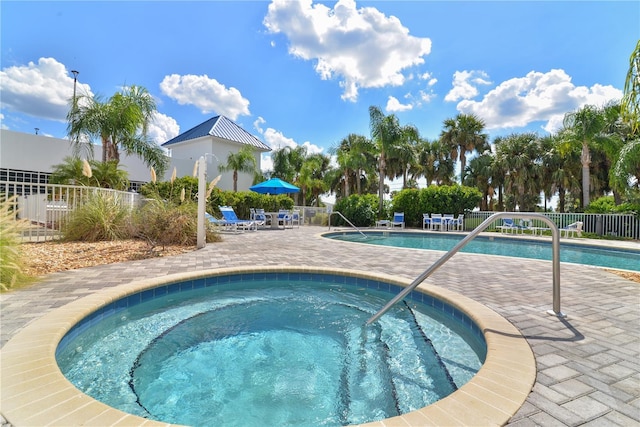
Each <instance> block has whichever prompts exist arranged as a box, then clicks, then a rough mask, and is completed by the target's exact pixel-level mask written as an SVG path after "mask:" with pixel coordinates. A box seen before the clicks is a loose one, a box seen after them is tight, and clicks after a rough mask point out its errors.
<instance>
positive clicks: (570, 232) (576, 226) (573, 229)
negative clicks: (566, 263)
mask: <svg viewBox="0 0 640 427" xmlns="http://www.w3.org/2000/svg"><path fill="white" fill-rule="evenodd" d="M582 225H583V222H582V221H576V222H574V223H573V224H569V225H567V226H566V227H562V228H561V229H560V237H562V233H563V232H564V237H567V238H569V237H572V236H576V235H577V236H578V237H580V236H582Z"/></svg>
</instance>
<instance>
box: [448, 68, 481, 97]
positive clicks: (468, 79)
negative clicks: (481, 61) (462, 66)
mask: <svg viewBox="0 0 640 427" xmlns="http://www.w3.org/2000/svg"><path fill="white" fill-rule="evenodd" d="M488 78H489V76H488V75H487V74H486V73H485V72H484V71H456V72H455V73H453V89H451V90H450V91H449V93H447V94H446V96H445V97H444V100H445V101H450V102H455V101H459V100H461V99H470V98H473V97H474V96H477V95H478V88H477V86H479V85H489V84H491V82H490V81H489V80H488Z"/></svg>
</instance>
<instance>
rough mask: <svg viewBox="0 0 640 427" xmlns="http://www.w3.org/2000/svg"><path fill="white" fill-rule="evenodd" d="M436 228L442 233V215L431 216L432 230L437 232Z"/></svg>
mask: <svg viewBox="0 0 640 427" xmlns="http://www.w3.org/2000/svg"><path fill="white" fill-rule="evenodd" d="M436 228H438V230H440V231H442V214H435V213H434V214H431V229H432V230H435V229H436Z"/></svg>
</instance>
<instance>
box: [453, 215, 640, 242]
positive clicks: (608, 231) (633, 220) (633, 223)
mask: <svg viewBox="0 0 640 427" xmlns="http://www.w3.org/2000/svg"><path fill="white" fill-rule="evenodd" d="M494 213H495V212H484V211H479V212H471V213H469V214H467V215H465V221H464V223H465V224H464V229H465V230H467V231H470V230H473V229H474V228H475V227H476V226H477V225H478V224H480V223H481V222H482V221H484V220H485V219H487V218H489V217H490V216H491V215H493V214H494ZM541 213H542V212H541ZM542 214H543V215H544V216H546V217H547V218H549V219H550V220H552V221H553V222H554V223H555V224H556V225H557V226H558V228H563V227H566V226H567V225H569V224H573V223H575V222H578V221H581V222H582V223H583V231H584V232H586V233H594V234H597V235H600V236H616V237H621V238H628V239H640V218H638V217H637V216H636V215H634V214H592V213H556V212H544V213H542ZM499 225H501V222H500V221H496V222H495V223H494V224H493V225H492V226H490V227H489V228H487V230H488V231H494V230H496V227H497V226H499ZM531 226H533V227H544V224H543V223H542V222H541V221H539V220H536V219H533V220H532V224H531Z"/></svg>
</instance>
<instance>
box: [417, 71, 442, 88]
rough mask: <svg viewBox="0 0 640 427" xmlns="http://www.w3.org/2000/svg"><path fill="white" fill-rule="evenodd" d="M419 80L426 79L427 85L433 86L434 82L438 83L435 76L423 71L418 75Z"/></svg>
mask: <svg viewBox="0 0 640 427" xmlns="http://www.w3.org/2000/svg"><path fill="white" fill-rule="evenodd" d="M420 79H421V80H428V81H427V86H433V85H435V84H436V83H438V79H436V78H435V77H433V75H432V74H431V73H424V74H422V75H421V76H420Z"/></svg>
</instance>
